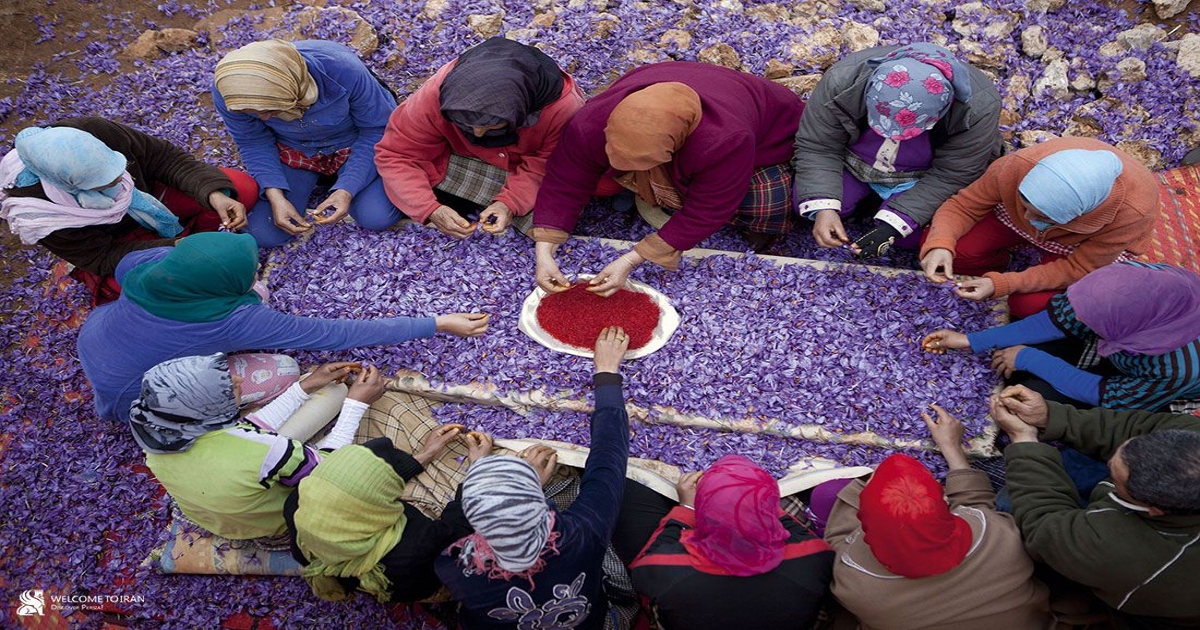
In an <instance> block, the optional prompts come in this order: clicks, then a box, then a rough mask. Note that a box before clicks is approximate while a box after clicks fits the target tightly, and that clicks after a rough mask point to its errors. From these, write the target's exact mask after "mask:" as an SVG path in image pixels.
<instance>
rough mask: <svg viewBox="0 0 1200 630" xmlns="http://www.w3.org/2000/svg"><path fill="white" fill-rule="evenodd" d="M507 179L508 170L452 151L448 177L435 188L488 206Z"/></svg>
mask: <svg viewBox="0 0 1200 630" xmlns="http://www.w3.org/2000/svg"><path fill="white" fill-rule="evenodd" d="M506 181H508V171H506V170H504V169H502V168H499V167H496V166H492V165H491V164H488V163H487V162H484V161H483V160H477V159H475V158H470V157H466V156H464V155H459V154H457V153H451V154H450V164H449V166H447V167H446V177H445V179H443V180H442V181H441V182H440V183H439V184H438V185H437V186H434V188H436V189H438V190H440V191H442V192H445V193H449V194H451V195H454V196H455V197H461V198H463V199H466V200H467V201H472V202H474V203H477V204H479V205H481V206H487V205H490V204H491V203H492V200H493V199H495V198H496V195H497V194H498V193H499V192H500V189H501V188H503V187H504V182H506Z"/></svg>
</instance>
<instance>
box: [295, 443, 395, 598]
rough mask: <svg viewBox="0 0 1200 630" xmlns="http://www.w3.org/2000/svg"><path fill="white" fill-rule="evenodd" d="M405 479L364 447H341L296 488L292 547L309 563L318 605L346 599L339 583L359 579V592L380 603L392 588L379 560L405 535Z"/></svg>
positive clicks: (306, 573) (306, 574) (307, 576)
mask: <svg viewBox="0 0 1200 630" xmlns="http://www.w3.org/2000/svg"><path fill="white" fill-rule="evenodd" d="M402 492H404V479H402V478H401V477H400V475H398V474H396V471H395V469H393V468H392V466H391V464H388V463H387V462H386V461H384V460H383V459H380V458H379V456H378V455H376V454H375V453H374V452H372V451H371V449H369V448H367V447H365V446H359V445H357V444H351V445H349V446H343V447H342V448H339V449H338V450H336V451H334V452H333V453H332V454H331V455H329V456H328V457H326V458H325V459H324V460H323V461H322V462H321V464H320V465H319V466H317V467H316V469H314V470H313V472H312V474H310V475H309V476H307V477H305V478H304V480H303V481H301V482H300V487H299V493H300V504H299V506H298V507H297V508H296V517H295V521H296V545H297V546H298V547H300V551H301V552H303V553H304V557H306V558H308V560H309V565H308V566H307V567H305V568H304V580H305V581H307V582H308V585H309V586H310V587H312V590H313V593H314V594H315V595H316V596H317V597H320V598H321V599H325V600H330V601H337V600H342V599H346V598H348V597H350V594H349V593H347V592H346V591H345V589H343V588H342V585H341V583H340V582H339V581H338V580H337V578H339V577H355V578H358V588H359V589H360V590H363V591H365V592H367V593H370V594H371V595H374V596H375V598H376V599H378V600H379V601H381V602H386V601H388V599H390V598H391V587H392V584H391V582H390V581H389V580H388V579H387V576H385V575H384V574H383V566H382V565H380V564H379V560H380V559H382V558H383V556H385V555H386V554H387V553H388V552H389V551H391V550H392V548H393V547H395V546H396V543H398V542H400V537H401V536H402V535H403V534H404V525H405V523H406V522H407V521H408V519H407V518H406V517H405V516H404V503H403V502H402V501H401V500H400V493H402Z"/></svg>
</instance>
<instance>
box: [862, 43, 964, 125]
mask: <svg viewBox="0 0 1200 630" xmlns="http://www.w3.org/2000/svg"><path fill="white" fill-rule="evenodd" d="M868 63H877V64H879V65H878V66H876V68H875V72H874V73H873V74H872V75H871V79H870V80H869V81H867V87H866V94H865V102H866V105H867V124H868V125H870V127H871V129H873V130H874V131H875V133H877V134H879V135H881V136H883V137H884V138H885V139H888V140H894V141H901V140H908V139H910V138H915V137H917V136H919V135H921V134H922V133H924V132H926V131H929V130H930V129H932V128H933V126H934V125H935V124H937V121H939V120H941V118H942V117H943V116H945V115H946V112H947V111H949V110H950V105H951V104H952V102H953V101H954V100H956V99H957V100H958V101H960V102H966V101H968V100H970V98H971V74H970V69H969V68H968V67H967V65H966V64H964V63H962V62H961V61H959V60H958V59H956V58H955V57H954V53H951V52H950V51H949V50H946V49H945V48H942V47H941V46H935V45H934V44H925V43H921V44H912V45H909V46H904V47H902V48H897V49H896V50H894V51H892V52H891V53H888V54H887V55H885V56H883V57H880V58H877V59H872V60H870V61H869V62H868Z"/></svg>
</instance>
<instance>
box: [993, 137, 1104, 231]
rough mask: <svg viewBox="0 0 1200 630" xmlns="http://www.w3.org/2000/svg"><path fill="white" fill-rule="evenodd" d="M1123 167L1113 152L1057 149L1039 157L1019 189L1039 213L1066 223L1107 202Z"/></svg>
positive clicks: (1055, 220) (1060, 223)
mask: <svg viewBox="0 0 1200 630" xmlns="http://www.w3.org/2000/svg"><path fill="white" fill-rule="evenodd" d="M1123 169H1124V165H1122V164H1121V158H1119V157H1117V155H1116V154H1115V153H1113V152H1112V151H1089V150H1087V149H1067V150H1065V151H1056V152H1054V153H1051V154H1050V155H1047V156H1046V157H1044V158H1042V159H1040V160H1038V163H1037V164H1035V165H1034V166H1033V169H1031V170H1030V171H1029V172H1028V173H1026V175H1025V177H1024V179H1022V180H1021V184H1020V185H1019V186H1017V190H1019V191H1020V193H1021V196H1023V197H1024V198H1025V199H1026V200H1028V201H1029V203H1030V204H1031V205H1032V206H1033V207H1034V208H1037V210H1038V212H1041V213H1042V214H1044V215H1046V217H1047V218H1049V219H1050V220H1051V221H1053V222H1055V223H1057V224H1058V225H1063V224H1066V223H1070V222H1071V220H1072V219H1074V218H1076V217H1079V216H1081V215H1084V214H1086V213H1088V212H1091V211H1092V210H1095V209H1096V207H1097V206H1099V205H1100V204H1102V203H1104V200H1105V199H1108V194H1109V193H1110V192H1112V187H1113V184H1114V183H1116V181H1117V177H1118V176H1119V175H1120V174H1121V171H1122V170H1123Z"/></svg>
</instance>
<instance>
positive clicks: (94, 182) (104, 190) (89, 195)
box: [0, 117, 258, 304]
mask: <svg viewBox="0 0 1200 630" xmlns="http://www.w3.org/2000/svg"><path fill="white" fill-rule="evenodd" d="M14 145H15V146H14V149H13V150H12V151H9V152H8V154H7V155H5V156H4V159H3V160H0V218H3V219H5V220H7V221H8V225H9V228H10V229H11V230H12V231H13V232H14V233H15V234H17V236H19V237H20V238H21V242H22V243H25V244H26V245H32V244H34V243H37V244H39V245H41V246H42V247H45V248H46V249H48V250H50V252H51V253H53V254H54V255H56V256H58V257H59V258H62V259H63V260H65V261H67V262H68V263H70V264H72V265H74V267H75V269H74V270H73V271H72V272H71V275H72V276H73V277H75V278H76V279H77V280H79V281H81V282H83V283H84V284H85V285H87V287H88V289H89V290H90V291H91V294H92V300H93V304H103V303H105V302H111V301H112V300H115V299H117V296H118V295H120V293H121V286H120V285H119V284H117V282H116V280H115V279H113V272H114V271H116V268H117V263H119V262H120V261H121V258H123V257H124V256H125V254H128V253H129V252H131V251H135V250H139V249H147V248H151V247H164V246H168V245H174V244H175V239H176V238H177V237H179V236H185V235H187V234H191V233H194V232H212V231H216V229H217V228H219V227H222V226H224V227H225V228H226V229H230V230H240V229H241V228H243V227H245V225H246V207H245V206H244V205H242V204H243V203H252V202H253V200H254V199H255V198H256V197H257V196H258V185H257V184H256V183H255V182H254V180H253V179H252V178H251V177H250V176H249V175H247V174H246V173H243V172H241V171H237V170H234V169H228V168H220V169H218V168H217V167H215V166H210V165H208V164H205V163H204V162H201V161H200V160H197V159H196V158H194V157H192V155H191V154H189V153H187V152H186V151H184V150H182V149H180V148H178V147H176V146H175V145H173V144H171V143H169V142H166V141H165V140H159V139H158V138H155V137H153V136H149V135H147V134H144V133H142V132H140V131H138V130H136V129H133V128H130V127H126V126H125V125H122V124H120V123H116V122H112V121H110V120H105V119H103V118H94V117H89V118H69V119H67V120H61V121H59V122H57V123H53V124H52V125H50V126H48V127H27V128H25V129H23V130H21V132H20V133H18V134H17V138H16V142H15V143H14Z"/></svg>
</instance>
